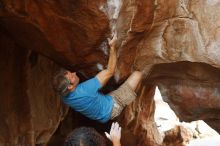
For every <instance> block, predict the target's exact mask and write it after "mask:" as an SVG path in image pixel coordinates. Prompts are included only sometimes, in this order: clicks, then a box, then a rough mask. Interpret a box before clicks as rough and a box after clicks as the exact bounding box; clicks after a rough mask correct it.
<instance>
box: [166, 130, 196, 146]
mask: <svg viewBox="0 0 220 146" xmlns="http://www.w3.org/2000/svg"><path fill="white" fill-rule="evenodd" d="M165 135H166V136H165V138H164V140H163V146H185V145H186V144H187V143H189V141H190V140H192V139H193V132H192V131H191V130H190V129H187V128H186V127H183V126H176V127H175V128H173V129H171V130H168V131H166V132H165Z"/></svg>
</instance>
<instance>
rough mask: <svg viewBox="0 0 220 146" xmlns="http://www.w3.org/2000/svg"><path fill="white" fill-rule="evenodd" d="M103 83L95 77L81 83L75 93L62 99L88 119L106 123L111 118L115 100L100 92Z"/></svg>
mask: <svg viewBox="0 0 220 146" xmlns="http://www.w3.org/2000/svg"><path fill="white" fill-rule="evenodd" d="M100 88H101V83H100V82H99V80H98V79H97V77H94V78H92V79H89V80H87V81H85V82H82V83H80V84H79V85H78V86H77V87H76V88H75V90H74V91H73V92H71V93H69V94H68V95H67V96H65V97H62V100H63V101H64V103H66V104H67V105H68V106H70V107H72V108H73V109H74V110H76V111H78V112H80V113H82V114H83V115H85V116H86V117H88V118H91V119H93V120H97V121H99V122H102V123H105V122H107V121H108V120H109V119H110V118H111V112H112V107H113V99H112V97H111V96H109V95H104V94H101V93H99V92H98V90H99V89H100Z"/></svg>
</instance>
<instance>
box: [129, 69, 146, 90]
mask: <svg viewBox="0 0 220 146" xmlns="http://www.w3.org/2000/svg"><path fill="white" fill-rule="evenodd" d="M142 77H143V73H142V72H140V71H134V72H133V73H132V74H131V75H130V76H129V77H128V79H127V80H126V81H125V82H127V83H128V85H129V86H130V87H131V89H132V90H133V91H135V89H136V88H137V86H138V84H139V83H140V81H141V80H142Z"/></svg>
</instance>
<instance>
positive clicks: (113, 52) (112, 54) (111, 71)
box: [107, 46, 117, 75]
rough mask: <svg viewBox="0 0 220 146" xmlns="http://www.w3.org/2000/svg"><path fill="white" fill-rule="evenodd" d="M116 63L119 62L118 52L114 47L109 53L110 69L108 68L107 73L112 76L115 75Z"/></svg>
mask: <svg viewBox="0 0 220 146" xmlns="http://www.w3.org/2000/svg"><path fill="white" fill-rule="evenodd" d="M116 62H117V56H116V50H115V47H114V46H111V47H110V53H109V60H108V67H107V71H108V72H109V74H111V75H113V74H114V73H115V68H116Z"/></svg>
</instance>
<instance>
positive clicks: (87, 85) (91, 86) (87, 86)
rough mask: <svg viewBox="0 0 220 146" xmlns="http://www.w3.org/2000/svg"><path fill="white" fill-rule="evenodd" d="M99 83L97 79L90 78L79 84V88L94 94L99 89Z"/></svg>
mask: <svg viewBox="0 0 220 146" xmlns="http://www.w3.org/2000/svg"><path fill="white" fill-rule="evenodd" d="M101 87H102V86H101V83H100V82H99V80H98V79H97V77H94V78H91V79H89V80H87V81H85V82H83V83H81V84H80V88H83V89H84V90H86V91H87V92H89V93H95V92H97V91H98V90H99V89H100V88H101Z"/></svg>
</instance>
